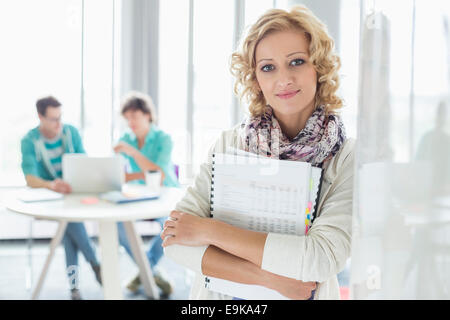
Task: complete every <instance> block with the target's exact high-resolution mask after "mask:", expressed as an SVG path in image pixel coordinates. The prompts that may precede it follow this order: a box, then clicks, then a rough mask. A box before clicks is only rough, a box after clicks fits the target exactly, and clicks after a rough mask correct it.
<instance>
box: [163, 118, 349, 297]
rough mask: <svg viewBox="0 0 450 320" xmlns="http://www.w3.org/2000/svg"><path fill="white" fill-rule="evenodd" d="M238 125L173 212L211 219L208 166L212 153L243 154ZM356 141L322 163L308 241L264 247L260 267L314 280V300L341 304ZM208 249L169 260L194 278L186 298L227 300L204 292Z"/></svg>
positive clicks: (279, 239)
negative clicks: (236, 151) (229, 149)
mask: <svg viewBox="0 0 450 320" xmlns="http://www.w3.org/2000/svg"><path fill="white" fill-rule="evenodd" d="M240 137H241V136H240V129H239V126H236V127H234V128H232V129H230V130H227V131H224V132H223V133H222V134H221V136H220V138H219V139H218V140H217V142H216V143H215V145H214V146H213V147H212V148H211V149H210V151H209V153H208V158H207V161H206V162H205V163H203V164H202V165H201V167H200V172H199V174H198V175H197V176H196V177H195V180H194V184H193V185H192V186H190V187H189V188H188V189H187V191H186V195H185V196H184V197H183V199H182V200H181V201H180V202H178V203H177V205H176V209H175V210H177V211H183V212H186V213H190V214H194V215H197V216H200V217H210V216H211V213H210V189H211V165H212V154H213V153H214V152H222V153H225V151H226V148H227V147H228V146H231V147H234V148H239V149H244V148H243V141H242V140H241V138H240ZM354 144H355V143H354V140H353V139H347V140H346V141H345V143H344V145H343V146H342V147H341V149H340V150H339V152H338V153H337V154H336V155H335V156H334V157H333V158H332V159H331V160H329V161H327V162H326V163H324V166H323V168H324V175H323V182H322V188H321V193H320V199H319V205H318V210H317V212H318V216H317V217H316V218H315V220H314V223H313V224H312V227H311V229H310V230H309V232H308V234H307V235H306V236H295V235H283V234H275V233H269V234H268V236H267V239H266V243H265V245H264V253H263V259H262V265H261V268H262V269H264V270H266V271H269V272H272V273H276V274H279V275H282V276H286V277H290V278H295V279H298V280H302V281H317V282H318V283H319V284H318V286H317V290H316V294H315V299H339V298H340V295H339V285H338V281H337V274H338V273H339V272H340V271H342V270H343V269H344V267H345V263H346V260H347V258H349V256H350V247H351V230H352V205H353V171H354V168H353V166H354V152H353V149H354ZM206 249H207V246H201V247H189V246H182V245H172V246H169V247H166V248H165V249H164V253H165V255H166V256H167V257H169V258H171V259H172V260H174V261H175V262H177V263H179V264H181V265H183V266H185V267H187V268H189V269H191V270H193V271H194V272H195V273H196V276H195V279H194V282H193V284H192V288H191V293H190V299H231V298H232V297H230V296H227V295H223V294H219V293H216V292H213V291H210V290H208V289H206V288H205V284H204V277H205V276H204V275H203V274H202V268H201V264H202V258H203V254H204V252H205V250H206Z"/></svg>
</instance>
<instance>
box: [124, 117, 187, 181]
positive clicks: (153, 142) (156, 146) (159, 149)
mask: <svg viewBox="0 0 450 320" xmlns="http://www.w3.org/2000/svg"><path fill="white" fill-rule="evenodd" d="M120 141H124V142H126V143H128V144H129V145H131V146H132V147H134V148H136V149H137V150H139V152H141V153H142V154H143V155H144V156H145V157H146V158H147V159H148V160H150V161H151V162H153V163H154V164H156V165H157V166H158V167H160V168H161V169H162V171H163V172H164V181H163V185H164V186H167V187H178V186H179V183H178V179H177V177H176V175H175V167H174V165H173V163H172V161H171V156H172V149H173V143H172V139H171V137H170V135H168V134H167V133H165V132H164V131H162V130H161V129H159V128H158V127H157V126H155V125H154V124H152V125H151V126H150V130H149V131H148V133H147V136H146V137H145V142H144V145H143V146H142V148H139V147H138V140H137V137H136V135H135V134H134V133H133V132H127V133H125V134H124V135H123V136H122V137H121V138H120ZM122 154H123V153H122ZM123 155H124V156H125V158H126V159H127V160H128V162H129V164H130V172H129V173H136V172H142V170H141V168H140V167H139V166H138V165H137V163H136V161H134V159H133V157H130V156H128V155H126V154H123ZM138 182H139V183H141V184H144V183H145V182H144V180H142V179H141V180H138Z"/></svg>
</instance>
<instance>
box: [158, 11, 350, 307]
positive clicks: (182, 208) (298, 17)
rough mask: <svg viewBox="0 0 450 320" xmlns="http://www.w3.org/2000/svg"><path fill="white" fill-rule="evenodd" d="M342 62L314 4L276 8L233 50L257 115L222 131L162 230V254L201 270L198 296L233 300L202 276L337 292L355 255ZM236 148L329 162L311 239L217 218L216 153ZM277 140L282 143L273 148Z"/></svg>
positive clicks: (308, 293) (240, 89)
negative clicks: (213, 205)
mask: <svg viewBox="0 0 450 320" xmlns="http://www.w3.org/2000/svg"><path fill="white" fill-rule="evenodd" d="M339 67H340V59H339V57H338V56H337V55H336V54H335V53H334V43H333V40H332V39H331V38H330V36H329V35H328V32H327V29H326V27H325V25H324V24H323V23H321V22H320V21H319V20H318V19H317V18H316V17H315V16H314V14H313V13H312V12H311V11H310V10H309V9H307V8H305V7H302V6H299V7H295V8H293V9H292V10H291V11H289V12H287V11H284V10H278V9H273V10H269V11H268V12H266V13H265V14H264V15H263V16H261V17H260V18H259V19H258V21H257V22H256V23H255V24H254V25H253V26H252V27H251V28H250V29H249V31H248V35H247V36H246V38H245V39H244V40H243V42H242V44H241V48H240V49H239V51H237V52H235V53H234V54H233V55H232V63H231V70H232V72H233V74H234V75H235V76H236V88H235V89H236V92H237V93H239V94H240V95H241V97H242V98H245V99H247V100H248V102H249V111H250V116H249V117H248V118H247V119H246V120H244V121H243V123H241V124H239V125H238V126H236V127H234V128H233V129H231V130H228V131H226V132H224V133H223V134H222V136H221V137H220V138H219V140H218V141H217V143H216V144H215V145H214V146H213V148H212V149H211V151H210V153H209V157H208V160H207V161H206V163H204V164H203V165H202V166H201V169H200V173H199V174H198V176H197V177H196V180H195V182H194V185H193V186H192V187H191V188H189V189H188V191H187V193H186V195H185V197H184V198H183V199H182V200H181V201H180V202H179V203H178V204H177V205H176V208H175V210H174V211H172V212H171V214H170V217H171V219H170V220H167V221H166V222H165V224H164V230H163V232H162V233H161V237H162V239H163V247H165V254H166V255H167V256H168V257H170V258H172V259H173V260H175V261H176V262H178V263H180V264H182V265H184V266H185V267H187V268H190V269H192V270H193V271H195V272H196V274H197V276H196V279H195V281H194V283H193V286H192V288H191V298H192V299H231V298H233V297H230V296H226V295H222V294H219V293H215V292H212V291H209V290H208V289H206V288H205V287H204V282H203V281H204V275H207V276H212V277H217V278H222V279H227V280H231V281H235V282H240V283H246V284H258V285H262V286H265V287H268V288H270V289H274V290H276V291H278V292H279V293H281V294H282V295H284V296H286V297H288V298H291V299H339V285H338V281H337V274H338V273H339V272H340V271H341V270H342V269H343V268H344V266H345V263H346V260H347V258H348V257H349V254H350V242H351V212H352V195H353V163H354V162H353V159H354V156H353V148H354V141H352V140H349V139H346V137H345V132H344V126H343V123H342V121H341V119H340V117H339V116H338V114H337V112H336V111H337V110H338V109H339V108H340V107H341V106H342V100H341V99H340V98H339V97H338V96H337V95H336V91H337V89H338V86H339V77H338V70H339ZM229 146H232V147H235V148H239V149H242V150H245V151H249V152H253V153H258V154H260V155H265V156H269V157H275V158H278V159H289V160H295V161H306V162H309V163H311V164H312V165H313V166H318V167H321V168H323V170H324V175H323V181H322V189H321V194H320V199H319V204H318V209H317V217H316V219H315V220H314V223H313V224H312V227H311V228H310V229H309V232H308V233H307V234H306V235H305V236H293V235H283V234H275V233H264V232H255V231H249V230H244V229H240V228H237V227H234V226H231V225H228V224H226V223H223V222H220V221H217V220H215V219H208V218H209V217H210V206H209V200H210V199H209V193H210V183H211V163H212V157H211V155H212V153H213V152H225V150H226V148H227V147H229ZM275 146H278V147H275Z"/></svg>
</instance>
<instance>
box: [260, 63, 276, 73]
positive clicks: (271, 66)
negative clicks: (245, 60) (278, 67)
mask: <svg viewBox="0 0 450 320" xmlns="http://www.w3.org/2000/svg"><path fill="white" fill-rule="evenodd" d="M273 69H275V67H274V65H273V64H266V65H265V66H263V67H262V68H261V70H262V71H264V72H269V71H272V70H273Z"/></svg>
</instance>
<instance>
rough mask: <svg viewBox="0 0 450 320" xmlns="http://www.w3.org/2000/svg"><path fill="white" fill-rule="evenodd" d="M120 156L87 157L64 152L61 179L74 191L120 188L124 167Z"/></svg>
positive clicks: (85, 191) (123, 179) (122, 182)
mask: <svg viewBox="0 0 450 320" xmlns="http://www.w3.org/2000/svg"><path fill="white" fill-rule="evenodd" d="M124 165H125V164H124V162H123V159H122V158H121V157H120V156H111V157H89V156H87V155H85V154H79V153H77V154H76V153H66V154H64V155H63V158H62V174H63V180H64V181H65V182H67V183H68V184H70V186H71V187H72V192H75V193H101V192H107V191H113V190H121V188H122V184H124V183H125V167H124Z"/></svg>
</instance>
